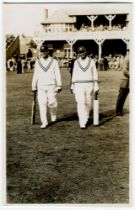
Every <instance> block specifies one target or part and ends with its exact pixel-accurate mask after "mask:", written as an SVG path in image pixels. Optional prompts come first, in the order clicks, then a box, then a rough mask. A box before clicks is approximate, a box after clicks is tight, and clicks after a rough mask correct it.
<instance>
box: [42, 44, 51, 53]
mask: <svg viewBox="0 0 135 210" xmlns="http://www.w3.org/2000/svg"><path fill="white" fill-rule="evenodd" d="M46 51H49V49H48V47H47V45H42V46H41V47H40V52H46Z"/></svg>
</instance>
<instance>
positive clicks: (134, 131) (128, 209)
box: [0, 0, 135, 210]
mask: <svg viewBox="0 0 135 210" xmlns="http://www.w3.org/2000/svg"><path fill="white" fill-rule="evenodd" d="M5 2H7V3H13V2H15V3H16V2H17V3H22V2H24V3H25V2H27V3H28V2H30V3H50V2H54V3H58V2H60V3H63V2H64V3H66V2H68V3H73V2H89V3H91V2H94V3H96V2H97V3H102V2H104V3H110V2H111V3H117V2H120V3H126V2H128V3H130V2H131V3H133V11H135V4H134V0H119V1H118V0H112V1H109V0H104V1H101V0H98V1H97V0H85V1H83V0H66V1H62V0H59V1H56V0H50V1H49V0H47V1H43V0H42V1H35V0H29V1H27V0H23V1H19V0H14V1H13V0H8V1H1V2H0V31H2V4H3V3H5ZM132 25H133V39H132V52H133V55H132V65H131V66H132V81H131V83H132V84H131V92H132V94H131V95H132V98H130V99H131V100H130V101H131V107H130V108H131V115H130V138H131V141H130V153H131V154H132V155H131V157H130V165H131V170H130V179H131V180H132V186H131V192H130V193H131V195H132V200H131V206H129V205H123V206H121V205H119V204H118V205H117V204H116V205H113V204H112V205H102V204H101V205H100V204H97V205H89V204H84V205H79V204H78V205H77V204H67V205H66V204H63V205H58V204H57V205H56V204H45V205H44V204H20V205H9V204H8V205H5V204H4V203H5V201H4V196H3V187H4V186H3V183H4V184H5V178H4V176H5V164H4V162H5V122H6V121H5V84H6V82H5V75H4V71H3V66H4V65H3V64H4V61H5V58H4V56H3V54H4V50H3V49H2V48H1V47H0V67H1V68H0V101H1V105H0V137H1V138H0V139H1V140H2V141H1V142H2V145H0V148H1V151H0V176H1V177H0V189H2V190H1V191H0V209H1V210H8V209H9V210H24V209H27V210H42V209H46V210H59V209H61V208H62V209H63V210H69V208H70V209H71V210H75V209H76V210H86V209H92V210H97V209H102V210H113V209H118V210H135V183H134V177H135V173H134V172H135V151H134V148H135V143H134V141H135V140H134V137H135V126H134V125H135V120H134V119H135V111H134V110H135V91H134V88H135V87H134V83H135V67H134V66H135V57H134V56H135V38H134V36H135V35H134V30H135V28H134V25H135V15H134V13H133V24H132ZM3 41H4V38H3V36H2V33H0V46H2V45H3ZM1 58H2V59H1ZM4 193H5V189H4Z"/></svg>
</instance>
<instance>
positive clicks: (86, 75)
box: [72, 57, 98, 84]
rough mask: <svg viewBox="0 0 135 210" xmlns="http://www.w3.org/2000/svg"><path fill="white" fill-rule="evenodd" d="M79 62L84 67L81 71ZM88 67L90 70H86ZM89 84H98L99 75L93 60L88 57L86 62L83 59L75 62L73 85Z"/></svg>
mask: <svg viewBox="0 0 135 210" xmlns="http://www.w3.org/2000/svg"><path fill="white" fill-rule="evenodd" d="M78 62H79V63H80V65H81V66H82V67H83V69H81V67H80V66H79V64H78ZM89 63H90V64H89ZM88 64H89V65H88ZM87 66H88V68H86V69H85V67H87ZM89 82H96V83H97V82H98V73H97V69H96V65H95V62H94V60H93V59H91V58H89V57H86V58H85V59H84V60H83V59H81V58H78V59H77V60H76V61H75V62H74V67H73V76H72V84H75V83H89Z"/></svg>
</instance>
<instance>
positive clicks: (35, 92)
mask: <svg viewBox="0 0 135 210" xmlns="http://www.w3.org/2000/svg"><path fill="white" fill-rule="evenodd" d="M33 96H34V100H35V99H36V96H37V91H34V94H33Z"/></svg>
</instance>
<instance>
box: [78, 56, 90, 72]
mask: <svg viewBox="0 0 135 210" xmlns="http://www.w3.org/2000/svg"><path fill="white" fill-rule="evenodd" d="M77 63H78V66H79V67H80V69H81V70H82V71H86V70H87V69H88V68H89V67H90V63H91V59H90V58H89V60H88V63H87V65H86V66H85V67H83V66H82V65H81V63H80V62H79V60H78V59H77Z"/></svg>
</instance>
